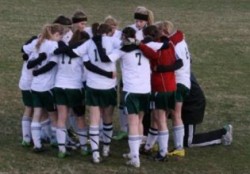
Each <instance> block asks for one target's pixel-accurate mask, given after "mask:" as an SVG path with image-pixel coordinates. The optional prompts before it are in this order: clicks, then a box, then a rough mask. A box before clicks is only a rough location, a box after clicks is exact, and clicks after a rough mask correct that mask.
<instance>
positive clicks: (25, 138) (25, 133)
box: [22, 115, 31, 143]
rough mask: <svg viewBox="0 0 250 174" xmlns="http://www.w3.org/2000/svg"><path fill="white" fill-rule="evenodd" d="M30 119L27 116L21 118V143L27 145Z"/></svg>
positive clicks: (29, 137)
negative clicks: (23, 142)
mask: <svg viewBox="0 0 250 174" xmlns="http://www.w3.org/2000/svg"><path fill="white" fill-rule="evenodd" d="M30 127H31V118H30V117H28V116H25V115H24V116H23V118H22V134H23V141H25V142H27V143H29V142H30V141H31V128H30Z"/></svg>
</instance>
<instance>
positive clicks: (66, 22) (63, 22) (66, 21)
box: [53, 15, 72, 25]
mask: <svg viewBox="0 0 250 174" xmlns="http://www.w3.org/2000/svg"><path fill="white" fill-rule="evenodd" d="M53 24H61V25H71V24H72V21H71V20H70V18H67V17H65V16H63V15H60V16H58V17H57V18H56V19H55V20H54V21H53Z"/></svg>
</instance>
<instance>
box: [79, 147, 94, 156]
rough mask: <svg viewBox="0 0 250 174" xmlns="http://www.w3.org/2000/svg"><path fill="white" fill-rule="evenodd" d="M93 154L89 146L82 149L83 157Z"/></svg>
mask: <svg viewBox="0 0 250 174" xmlns="http://www.w3.org/2000/svg"><path fill="white" fill-rule="evenodd" d="M91 153H92V152H91V150H90V147H89V146H83V147H82V150H81V154H82V155H83V156H87V155H90V154H91Z"/></svg>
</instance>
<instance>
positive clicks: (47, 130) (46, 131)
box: [41, 119, 51, 140]
mask: <svg viewBox="0 0 250 174" xmlns="http://www.w3.org/2000/svg"><path fill="white" fill-rule="evenodd" d="M41 127H42V134H41V135H43V136H44V137H41V138H43V139H45V140H47V139H50V137H51V125H50V119H46V120H44V121H42V122H41Z"/></svg>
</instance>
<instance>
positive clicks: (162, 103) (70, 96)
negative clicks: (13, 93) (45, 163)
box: [19, 6, 191, 167]
mask: <svg viewBox="0 0 250 174" xmlns="http://www.w3.org/2000/svg"><path fill="white" fill-rule="evenodd" d="M86 25H87V16H86V14H85V13H84V12H83V11H76V12H75V13H74V14H73V17H72V18H68V17H65V16H63V15H60V16H58V17H57V18H56V19H55V20H54V21H53V22H52V23H51V24H47V25H44V27H43V29H42V31H41V33H40V34H38V35H37V36H34V37H32V38H31V39H29V40H28V41H27V42H26V43H25V44H24V45H23V46H22V53H23V56H22V57H23V60H24V61H23V68H22V72H21V78H20V82H19V87H20V89H21V92H22V98H23V103H24V105H25V110H24V114H23V117H22V135H23V141H22V145H23V146H30V145H31V143H33V144H34V148H33V151H34V152H42V151H44V146H43V140H47V141H49V143H50V144H51V146H55V147H58V157H59V158H64V157H66V156H68V155H69V152H68V150H67V149H68V148H67V147H68V145H69V144H74V142H73V141H72V139H71V138H70V136H69V135H68V131H67V129H68V128H69V127H71V128H73V130H74V133H75V135H77V139H78V141H79V148H80V150H81V153H82V155H88V154H91V155H92V162H93V163H100V162H101V161H102V158H101V156H103V157H108V156H109V155H110V152H112V149H110V144H111V140H112V139H113V137H114V136H113V125H112V122H113V112H114V109H115V107H116V106H117V96H120V97H119V103H120V106H119V111H120V113H119V117H120V118H119V120H120V128H121V131H122V132H123V133H124V135H126V134H127V136H128V146H129V150H130V151H129V152H128V153H125V154H123V155H122V156H123V157H124V158H126V159H127V160H128V161H127V162H126V164H127V165H131V166H134V167H140V165H141V164H140V158H139V156H140V153H141V154H150V152H151V151H152V149H153V147H154V145H155V144H156V143H157V144H158V147H159V148H158V152H157V153H156V155H154V156H153V158H152V159H154V160H156V161H165V160H166V159H167V158H168V156H172V155H176V154H177V155H178V154H181V155H183V154H184V153H185V151H184V148H183V137H184V126H183V122H182V119H181V108H182V102H183V99H184V98H185V97H186V96H187V95H188V92H189V89H190V59H191V58H190V54H189V51H188V47H187V44H186V42H185V38H184V34H183V33H182V32H181V31H179V30H176V29H175V27H174V25H173V23H172V22H170V21H159V22H154V20H153V13H152V11H150V10H148V9H147V8H145V7H143V6H139V7H137V8H136V9H135V11H134V24H132V25H130V26H127V27H125V28H124V29H122V30H119V29H118V22H117V20H116V19H115V18H114V17H112V16H108V17H106V18H105V20H104V21H103V22H102V23H93V24H92V25H91V27H87V26H86ZM118 63H119V65H120V66H119V67H120V69H121V77H119V80H120V82H119V83H118V80H117V79H118V77H117V76H118V74H119V73H118V71H117V69H116V68H117V64H118ZM118 84H119V85H118ZM117 88H119V91H120V95H118V93H117V92H118V90H117ZM86 106H87V109H88V111H89V112H88V115H89V121H88V122H87V121H86V118H85V116H84V115H85V107H86ZM146 113H150V114H149V115H150V117H151V122H150V128H149V130H148V135H147V138H146V142H145V144H142V138H143V124H142V121H143V117H144V115H145V114H146ZM168 115H171V118H172V119H171V120H172V123H173V136H174V137H173V140H174V145H175V149H174V150H173V151H169V149H168V140H169V131H168V127H167V116H168ZM100 138H101V139H100ZM100 141H101V142H102V146H101V147H100V146H99V145H100Z"/></svg>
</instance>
